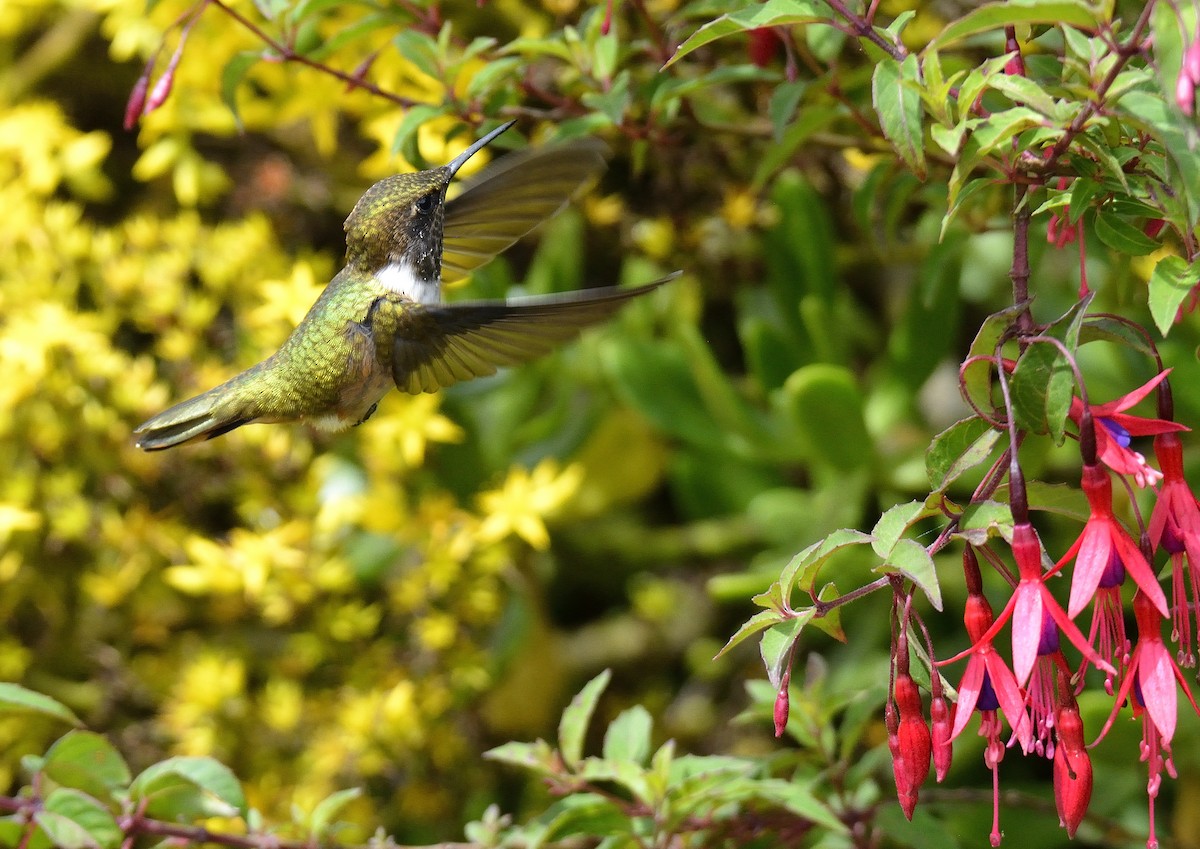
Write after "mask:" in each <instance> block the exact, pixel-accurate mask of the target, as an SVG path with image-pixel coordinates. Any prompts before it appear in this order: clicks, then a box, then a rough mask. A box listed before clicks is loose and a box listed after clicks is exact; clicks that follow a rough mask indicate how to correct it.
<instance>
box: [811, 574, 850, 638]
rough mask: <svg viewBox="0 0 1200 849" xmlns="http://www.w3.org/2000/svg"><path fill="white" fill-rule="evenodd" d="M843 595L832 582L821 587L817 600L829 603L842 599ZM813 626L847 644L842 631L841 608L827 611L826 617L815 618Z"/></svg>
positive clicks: (832, 608) (844, 633)
mask: <svg viewBox="0 0 1200 849" xmlns="http://www.w3.org/2000/svg"><path fill="white" fill-rule="evenodd" d="M841 595H842V594H841V593H839V592H838V589H837V586H836V585H835V584H834V583H833V582H830V583H828V584H826V585H825V586H823V587H821V591H820V592H819V593H817V600H818V601H823V602H826V603H828V602H831V601H836V600H837V599H839V598H841ZM812 626H813V627H814V628H816V629H817V630H819V631H824V632H825V633H826V634H828V635H829V636H831V637H833V638H834V639H835V640H837V641H838V642H841V643H844V642H846V632H845V631H843V630H842V608H841V607H831V608H829V609H828V610H827V611H826V613H825V615H824V616H814V617H813V618H812Z"/></svg>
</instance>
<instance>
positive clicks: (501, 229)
mask: <svg viewBox="0 0 1200 849" xmlns="http://www.w3.org/2000/svg"><path fill="white" fill-rule="evenodd" d="M607 152H608V147H607V146H606V145H605V144H604V142H602V141H600V140H599V139H580V140H578V141H573V142H568V143H566V144H561V145H554V146H551V147H545V148H537V149H530V150H523V151H520V152H519V153H510V154H509V155H507V156H505V157H503V158H501V159H499V160H497V161H496V162H495V163H493V164H491V165H489V166H488V167H486V168H484V169H483V170H482V171H480V172H479V173H478V174H477V175H475V176H474V177H472V178H470V179H469V180H465V181H463V184H462V185H463V191H462V193H461V194H460V195H458V197H456V198H454V199H453V200H449V201H446V217H445V224H444V233H443V245H442V282H444V283H453V282H454V281H456V280H461V279H462V278H463V277H466V276H467V275H468V274H470V273H471V272H472V271H473V270H474V269H476V268H478V267H479V266H481V265H483V264H484V263H485V262H487V261H488V260H490V259H491V258H492V257H494V256H495V255H496V254H498V253H500V252H501V251H503V250H504V249H505V248H507V247H508V246H509V245H511V244H512V243H513V242H515V241H516V240H517V239H519V238H521V237H522V236H524V235H525V234H526V233H528V232H529V231H530V230H532V229H533V228H534V227H536V226H538V225H539V224H541V223H542V222H543V221H545V220H546V219H547V218H550V217H551V216H552V215H554V214H555V213H556V212H558V211H559V210H560V209H562V207H563V206H564V205H565V204H566V203H567V201H569V200H570V199H571V196H572V195H574V194H575V192H577V191H578V190H579V188H580V186H582V185H583V184H584V183H585V182H587V181H588V179H589V178H591V177H593V176H595V175H596V174H598V173H600V171H601V170H603V168H604V158H605V155H606V154H607Z"/></svg>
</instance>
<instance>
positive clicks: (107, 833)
mask: <svg viewBox="0 0 1200 849" xmlns="http://www.w3.org/2000/svg"><path fill="white" fill-rule="evenodd" d="M33 820H34V822H36V823H37V824H38V826H40V827H41V829H42V831H44V832H45V833H46V836H47V837H48V838H50V842H51V844H53V845H54V846H55V847H56V849H115V847H117V846H120V845H121V841H122V839H123V838H124V834H122V832H121V829H120V827H119V826H118V825H117V821H116V820H115V819H114V818H113V815H112V812H111V811H109V810H108V809H107V808H106V807H104V805H102V804H100V803H99V802H97V801H96V800H95V799H93V798H92V797H91V796H88V795H87V794H86V793H82V792H80V791H79V790H75V789H73V788H69V787H59V788H56V789H54V790H52V791H51V792H50V795H48V796H47V797H46V800H45V802H44V803H43V804H42V808H41V809H40V810H39V811H37V812H36V813H34V815H33Z"/></svg>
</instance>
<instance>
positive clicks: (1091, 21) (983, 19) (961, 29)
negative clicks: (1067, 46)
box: [930, 0, 1101, 48]
mask: <svg viewBox="0 0 1200 849" xmlns="http://www.w3.org/2000/svg"><path fill="white" fill-rule="evenodd" d="M1100 23H1101V19H1100V18H1099V10H1098V9H1096V8H1095V7H1093V6H1092V5H1091V4H1089V3H1085V2H1083V0H1078V2H1070V0H1007V2H996V3H984V4H982V5H980V6H977V7H975V8H974V9H972V10H971V11H970V12H968V13H967V14H965V15H963V16H962V17H961V18H959V19H958V20H956V21H951V22H950V23H949V24H947V25H946V26H945V27H944V28H943V29H942V31H941V32H940V33H938V34H937V36H936V37H935V38H934V39H933V41H932V42H931V43H930V47H935V48H937V47H945V46H946V45H947V44H951V43H953V42H956V41H961V40H962V39H964V38H970V37H971V36H973V35H979V34H980V33H989V32H995V31H997V30H1002V29H1003V28H1004V27H1005V26H1008V25H1011V24H1051V25H1058V24H1065V25H1067V26H1074V27H1078V28H1079V29H1082V30H1085V31H1089V32H1090V31H1092V30H1094V29H1095V28H1096V27H1097V26H1098V25H1099V24H1100Z"/></svg>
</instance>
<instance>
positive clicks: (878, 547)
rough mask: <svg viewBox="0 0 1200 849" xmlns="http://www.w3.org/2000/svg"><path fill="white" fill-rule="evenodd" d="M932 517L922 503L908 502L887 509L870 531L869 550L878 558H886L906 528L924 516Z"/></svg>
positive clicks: (930, 512)
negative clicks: (872, 550) (873, 551)
mask: <svg viewBox="0 0 1200 849" xmlns="http://www.w3.org/2000/svg"><path fill="white" fill-rule="evenodd" d="M929 515H932V511H931V510H929V509H928V508H927V507H926V506H925V504H924V503H923V502H920V501H910V502H908V503H907V504H897V505H896V506H895V507H891V508H889V509H888V510H887V511H885V512H884V514H883V515H882V516H880V517H879V521H877V522H876V523H875V527H874V528H872V529H871V536H872V540H871V548H872V549H874V550H875V553H876V554H878V555H879V556H880V557H887V556H888V554H889V553H891V551H892V549H893V548H895V547H896V543H898V542H899V541H900V537H902V536H903V535H904V532H905V531H906V530H908V527H909V526H910V525H911V524H912V523H913V522H916V521H917V520H918V519H921V518H922V517H924V516H929Z"/></svg>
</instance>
